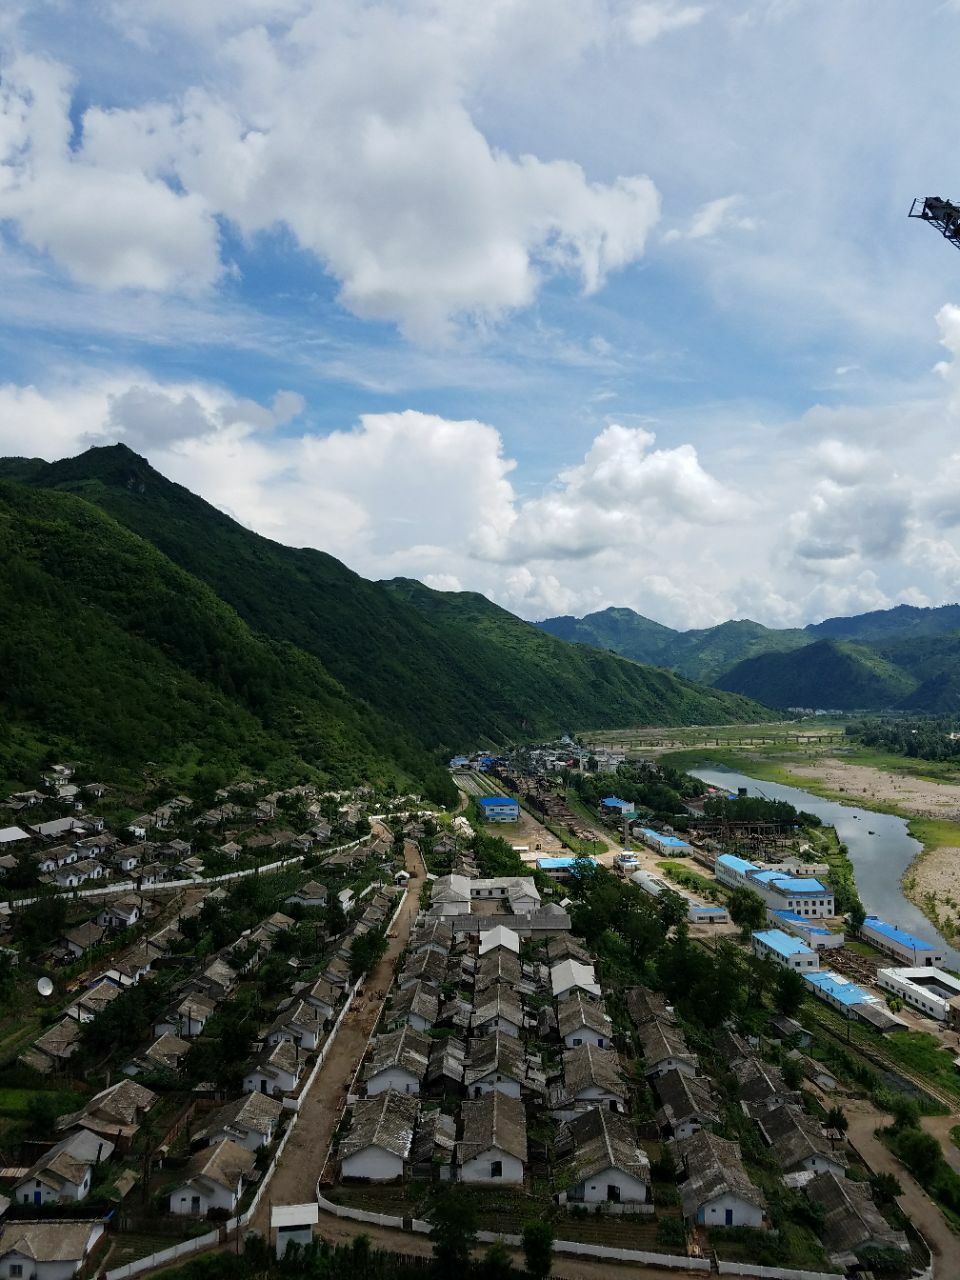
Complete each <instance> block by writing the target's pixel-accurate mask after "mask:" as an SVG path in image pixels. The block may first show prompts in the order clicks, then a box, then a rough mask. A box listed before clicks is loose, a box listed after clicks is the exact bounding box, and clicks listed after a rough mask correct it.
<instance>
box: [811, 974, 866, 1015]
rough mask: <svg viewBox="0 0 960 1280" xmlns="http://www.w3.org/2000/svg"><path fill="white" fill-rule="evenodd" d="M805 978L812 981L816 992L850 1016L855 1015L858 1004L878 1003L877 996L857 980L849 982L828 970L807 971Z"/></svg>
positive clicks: (822, 998)
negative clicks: (859, 984)
mask: <svg viewBox="0 0 960 1280" xmlns="http://www.w3.org/2000/svg"><path fill="white" fill-rule="evenodd" d="M803 976H804V978H805V980H806V981H807V982H809V983H810V986H811V987H812V988H813V990H814V994H815V995H817V996H819V998H820V999H821V1000H825V1001H826V1002H827V1004H832V1005H833V1006H834V1008H836V1009H840V1010H842V1011H843V1012H844V1013H846V1014H847V1016H848V1017H853V1016H854V1009H855V1007H856V1005H858V1004H874V1003H877V997H876V996H872V995H870V994H869V993H868V992H866V991H864V989H863V988H862V987H858V986H857V984H856V983H855V982H847V981H846V980H845V979H844V978H841V977H839V976H838V975H837V974H835V973H830V972H829V971H828V970H826V971H820V972H817V973H805V974H804V975H803Z"/></svg>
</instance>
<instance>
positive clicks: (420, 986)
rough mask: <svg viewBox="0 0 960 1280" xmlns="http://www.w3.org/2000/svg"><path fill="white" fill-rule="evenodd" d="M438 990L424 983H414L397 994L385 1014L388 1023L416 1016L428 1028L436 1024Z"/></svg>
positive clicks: (438, 1009)
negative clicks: (426, 1024)
mask: <svg viewBox="0 0 960 1280" xmlns="http://www.w3.org/2000/svg"><path fill="white" fill-rule="evenodd" d="M438 994H439V993H438V990H437V988H436V987H434V986H428V985H427V984H426V983H424V982H415V983H414V984H413V985H412V986H410V987H407V988H406V990H404V991H400V992H398V993H397V995H396V997H395V999H394V1001H393V1005H392V1007H391V1008H390V1010H389V1012H388V1013H387V1018H388V1020H389V1021H390V1022H397V1021H399V1019H401V1018H407V1017H409V1016H410V1015H416V1016H417V1017H419V1018H422V1019H423V1020H424V1022H426V1023H428V1024H429V1025H430V1026H433V1024H434V1023H435V1022H436V1020H437V1018H438V1016H439V1013H440V1001H439V999H438Z"/></svg>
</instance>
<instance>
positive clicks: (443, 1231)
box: [430, 1187, 477, 1280]
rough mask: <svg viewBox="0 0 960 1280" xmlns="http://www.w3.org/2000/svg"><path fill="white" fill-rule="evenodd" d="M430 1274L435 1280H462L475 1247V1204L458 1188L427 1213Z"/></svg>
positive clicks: (437, 1200)
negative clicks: (430, 1244) (431, 1268)
mask: <svg viewBox="0 0 960 1280" xmlns="http://www.w3.org/2000/svg"><path fill="white" fill-rule="evenodd" d="M430 1218H431V1221H432V1222H433V1226H432V1228H431V1230H430V1239H431V1241H432V1242H433V1270H434V1274H435V1275H436V1276H437V1277H438V1280H463V1278H464V1276H465V1275H467V1273H468V1272H469V1270H470V1255H471V1253H472V1252H473V1248H474V1245H475V1244H476V1243H477V1213H476V1209H475V1207H474V1202H473V1201H472V1200H471V1199H470V1198H469V1196H467V1195H466V1194H465V1193H464V1192H463V1191H462V1190H461V1188H459V1187H451V1188H449V1189H448V1190H445V1191H444V1192H442V1193H441V1194H440V1195H439V1196H438V1197H437V1198H436V1200H435V1201H434V1202H433V1205H432V1207H431V1210H430Z"/></svg>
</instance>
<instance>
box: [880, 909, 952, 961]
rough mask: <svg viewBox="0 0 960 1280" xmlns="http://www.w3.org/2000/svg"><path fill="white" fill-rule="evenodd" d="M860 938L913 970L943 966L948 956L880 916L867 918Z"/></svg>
mask: <svg viewBox="0 0 960 1280" xmlns="http://www.w3.org/2000/svg"><path fill="white" fill-rule="evenodd" d="M860 936H861V937H863V938H865V939H866V941H867V942H869V943H872V945H873V946H875V947H877V949H878V950H880V951H886V952H887V954H888V955H891V956H894V957H895V958H896V959H897V960H901V961H902V962H903V963H904V964H905V965H908V966H909V967H910V968H912V969H931V968H933V967H934V965H939V964H943V962H944V960H945V959H946V955H945V954H944V953H943V952H942V951H938V950H937V949H936V947H934V946H933V944H932V943H930V942H927V941H926V940H925V939H924V938H916V937H914V935H913V934H912V933H907V932H906V930H905V929H898V928H897V926H896V925H895V924H887V922H886V920H881V919H880V917H879V916H867V918H866V920H864V922H863V925H862V927H861V929H860Z"/></svg>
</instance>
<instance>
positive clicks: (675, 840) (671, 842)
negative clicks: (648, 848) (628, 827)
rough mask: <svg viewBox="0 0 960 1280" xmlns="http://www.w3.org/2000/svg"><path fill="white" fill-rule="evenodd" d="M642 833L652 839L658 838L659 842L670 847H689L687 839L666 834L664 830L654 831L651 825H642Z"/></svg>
mask: <svg viewBox="0 0 960 1280" xmlns="http://www.w3.org/2000/svg"><path fill="white" fill-rule="evenodd" d="M640 834H641V835H644V836H647V838H648V839H650V840H656V841H657V843H658V844H664V845H666V846H667V847H668V848H670V849H687V848H689V845H688V844H687V842H686V840H681V839H680V837H679V836H665V835H664V834H663V832H662V831H654V830H652V829H651V828H650V827H641V828H640Z"/></svg>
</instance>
